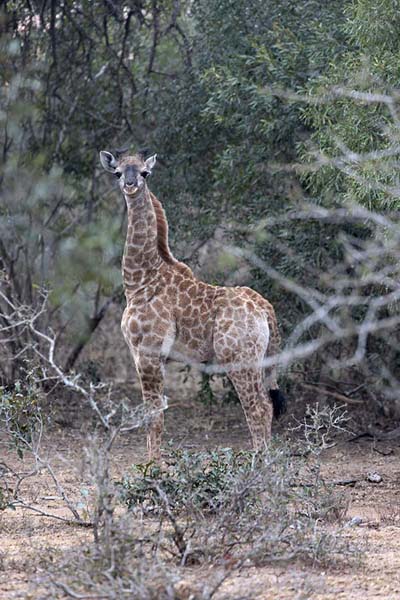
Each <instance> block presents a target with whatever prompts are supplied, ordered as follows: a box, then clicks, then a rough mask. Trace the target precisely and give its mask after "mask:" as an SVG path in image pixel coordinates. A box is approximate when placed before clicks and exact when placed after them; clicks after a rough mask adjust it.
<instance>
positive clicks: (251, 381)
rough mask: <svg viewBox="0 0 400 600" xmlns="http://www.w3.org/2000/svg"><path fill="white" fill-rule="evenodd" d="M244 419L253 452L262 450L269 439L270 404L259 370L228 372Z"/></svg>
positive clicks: (271, 410) (271, 411)
mask: <svg viewBox="0 0 400 600" xmlns="http://www.w3.org/2000/svg"><path fill="white" fill-rule="evenodd" d="M228 376H229V379H230V380H231V382H232V384H233V386H234V387H235V390H236V392H237V394H238V396H239V399H240V403H241V405H242V407H243V411H244V414H245V417H246V421H247V424H248V427H249V430H250V435H251V438H252V442H253V448H254V450H262V449H263V448H265V446H266V443H267V442H268V440H269V439H270V437H271V423H272V413H273V408H272V403H271V400H270V398H269V397H268V394H267V393H266V390H265V387H264V381H263V373H262V371H261V369H241V370H237V371H231V372H228Z"/></svg>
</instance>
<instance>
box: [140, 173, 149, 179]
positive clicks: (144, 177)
mask: <svg viewBox="0 0 400 600" xmlns="http://www.w3.org/2000/svg"><path fill="white" fill-rule="evenodd" d="M140 174H141V176H142V177H143V179H146V177H147V176H148V175H150V173H149V172H148V171H142V172H141V173H140Z"/></svg>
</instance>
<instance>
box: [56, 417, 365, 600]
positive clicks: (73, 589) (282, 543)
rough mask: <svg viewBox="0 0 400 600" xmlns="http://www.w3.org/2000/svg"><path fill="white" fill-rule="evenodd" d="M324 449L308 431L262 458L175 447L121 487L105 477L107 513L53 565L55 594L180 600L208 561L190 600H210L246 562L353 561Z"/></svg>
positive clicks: (279, 444)
mask: <svg viewBox="0 0 400 600" xmlns="http://www.w3.org/2000/svg"><path fill="white" fill-rule="evenodd" d="M327 410H328V409H326V410H325V409H324V414H325V413H326V414H327ZM335 415H337V411H336V410H335V411H334V414H333V415H332V419H331V420H333V422H334V423H336V424H339V420H340V419H339V420H335V419H336V417H335ZM325 416H326V415H325ZM321 418H322V417H321ZM314 421H315V422H319V420H318V419H317V420H315V419H314ZM312 422H313V420H312V419H311V420H310V421H309V422H308V423H307V424H308V426H311V425H310V423H312ZM329 422H330V421H329ZM312 439H314V441H313V442H312V441H311V440H312ZM311 443H313V444H314V446H315V448H314V451H310V444H311ZM317 446H319V447H320V446H321V437H320V436H319V435H317V436H314V438H312V436H310V435H307V436H306V438H305V439H304V441H303V443H302V445H301V443H300V442H299V441H298V439H297V441H296V443H294V442H293V441H289V440H286V441H285V440H280V441H278V440H273V441H272V443H271V444H270V445H269V446H268V448H267V449H265V451H263V452H260V453H258V454H254V453H252V452H245V451H235V450H232V449H230V448H224V449H221V450H218V451H216V450H215V451H202V452H188V451H184V450H174V451H172V450H170V451H169V453H168V456H167V457H166V459H165V461H164V463H163V464H162V465H161V466H160V465H156V464H155V463H149V464H142V465H134V466H133V467H132V470H131V472H130V473H129V474H127V475H126V476H125V477H124V478H123V479H122V480H121V481H117V482H116V483H114V484H112V482H111V481H109V484H106V483H107V482H105V481H104V477H102V478H101V480H102V482H101V485H98V484H95V485H97V487H98V494H97V495H98V496H101V494H102V493H103V495H104V494H105V495H106V496H107V497H106V498H105V500H104V501H103V500H101V498H98V499H97V502H100V504H99V506H102V507H103V508H102V513H103V514H105V513H104V511H106V512H107V513H108V517H107V518H101V519H100V520H99V523H98V525H99V526H98V528H97V533H96V536H95V541H94V543H92V544H89V545H88V546H86V547H85V548H84V550H83V551H82V552H77V551H76V549H74V551H73V553H72V555H71V556H69V555H68V556H65V557H64V559H63V560H62V561H61V562H60V561H58V562H57V563H56V564H53V565H48V572H49V573H50V576H51V581H50V582H48V585H49V596H48V597H49V598H50V597H51V598H57V597H65V595H66V596H67V597H82V595H84V596H87V595H90V597H102V598H110V599H111V598H132V597H140V598H144V599H147V598H149V599H153V598H180V597H183V596H181V591H182V590H181V587H182V585H183V583H182V582H185V585H186V583H187V581H189V582H191V583H190V585H192V584H193V585H194V583H195V582H193V581H191V577H192V575H193V571H192V570H190V569H189V570H187V566H191V567H192V568H195V567H204V566H206V565H207V566H212V569H210V571H207V572H208V573H209V574H210V576H209V578H208V579H207V578H205V579H203V580H202V582H201V585H200V583H199V582H197V583H196V585H197V587H196V590H195V591H194V588H193V589H191V591H190V594H189V596H190V595H191V597H193V598H211V597H212V596H213V595H214V593H215V592H216V590H217V589H218V588H219V587H220V585H221V583H222V582H223V581H224V580H225V579H226V578H227V577H229V576H230V575H231V574H233V573H234V572H236V571H238V570H240V569H242V568H244V567H247V566H252V565H254V566H255V565H263V564H268V563H271V562H273V563H275V562H276V561H281V562H282V561H283V562H288V561H291V560H294V559H299V560H304V561H311V562H312V563H318V564H327V563H329V562H330V561H334V560H335V559H337V558H338V559H339V558H343V557H345V558H346V559H348V558H349V557H350V556H354V554H355V553H356V549H355V548H353V547H352V546H351V544H350V542H349V541H348V538H347V536H346V535H345V531H346V524H343V515H344V512H345V508H346V498H345V496H344V494H343V493H342V492H340V493H338V492H337V491H336V490H337V488H335V486H334V484H333V483H331V484H330V483H327V482H326V481H324V479H323V478H322V476H321V472H320V453H319V452H318V451H317ZM106 472H107V470H106V471H105V473H106ZM97 479H99V478H97ZM95 480H96V478H94V479H93V481H95ZM101 490H103V492H102V491H101ZM118 501H119V502H120V503H123V504H124V505H125V506H127V507H128V510H127V511H122V512H121V509H117V502H118ZM111 505H112V506H111ZM107 507H108V508H109V510H108V509H107ZM110 507H111V508H110ZM357 552H358V551H357ZM185 567H186V569H185ZM191 573H192V575H191ZM199 586H200V587H199ZM200 588H201V589H200ZM189 596H188V597H189Z"/></svg>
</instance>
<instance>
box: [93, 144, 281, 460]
mask: <svg viewBox="0 0 400 600" xmlns="http://www.w3.org/2000/svg"><path fill="white" fill-rule="evenodd" d="M100 161H101V164H102V166H103V167H104V168H105V169H106V170H107V171H109V172H111V173H113V174H114V175H115V176H116V177H117V178H118V182H119V186H120V189H121V192H122V193H123V195H124V197H125V201H126V204H127V211H128V227H127V235H126V243H125V249H124V254H123V259H122V275H123V281H124V288H125V296H126V308H125V310H124V314H123V316H122V321H121V328H122V332H123V335H124V337H125V340H126V342H127V344H128V346H129V348H130V351H131V354H132V357H133V360H134V363H135V367H136V370H137V373H138V376H139V380H140V384H141V389H142V395H143V402H144V405H145V407H146V412H147V413H148V415H149V418H148V423H149V424H148V431H147V448H148V453H149V459H150V460H152V459H155V460H159V459H160V456H161V437H162V432H163V428H164V410H165V409H166V408H167V404H166V397H165V396H164V372H165V362H166V360H167V358H172V359H174V360H179V361H180V362H187V363H190V364H193V363H197V364H202V363H206V364H207V363H215V364H217V365H219V366H220V367H222V368H223V369H224V370H226V374H227V375H228V377H229V378H230V380H231V381H232V383H233V385H234V387H235V389H236V391H237V394H238V396H239V399H240V402H241V404H242V407H243V410H244V413H245V416H246V420H247V424H248V426H249V430H250V434H251V438H252V443H253V447H254V449H255V450H260V449H262V448H263V447H264V446H265V445H266V443H267V442H268V440H269V438H270V437H271V423H272V417H273V414H275V415H276V416H279V414H281V413H282V412H284V411H285V408H286V402H285V399H284V397H283V395H282V394H281V393H280V391H279V387H278V383H277V374H276V367H270V368H269V369H268V370H267V369H265V368H264V367H263V361H264V360H265V358H266V357H267V356H273V355H277V354H278V353H279V350H280V336H279V331H278V326H277V322H276V317H275V312H274V309H273V306H272V305H271V304H270V303H269V302H268V301H267V300H266V299H265V298H263V297H262V296H261V295H260V294H258V293H257V292H255V291H254V290H252V289H250V288H247V287H221V286H214V285H210V284H208V283H205V282H203V281H200V280H199V279H197V278H196V277H195V275H194V274H193V272H192V271H191V269H190V268H189V267H188V266H187V265H185V264H184V263H181V262H179V261H178V260H177V259H176V258H175V257H174V256H173V254H172V253H171V251H170V248H169V245H168V223H167V220H166V216H165V213H164V210H163V208H162V205H161V203H160V202H159V200H157V198H156V197H155V196H154V194H152V193H151V192H150V190H149V188H148V185H147V178H148V176H149V175H150V174H151V172H152V169H153V167H154V165H155V163H156V155H153V156H150V157H149V158H147V159H145V158H144V156H143V155H142V154H136V155H132V156H125V157H124V156H123V157H118V158H116V157H115V156H114V155H113V154H112V153H111V152H107V151H103V152H100ZM268 392H269V393H268Z"/></svg>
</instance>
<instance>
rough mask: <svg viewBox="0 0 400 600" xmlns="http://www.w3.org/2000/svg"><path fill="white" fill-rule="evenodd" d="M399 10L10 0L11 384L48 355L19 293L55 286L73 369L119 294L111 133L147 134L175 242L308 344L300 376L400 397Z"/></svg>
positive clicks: (33, 294) (4, 376)
mask: <svg viewBox="0 0 400 600" xmlns="http://www.w3.org/2000/svg"><path fill="white" fill-rule="evenodd" d="M398 8H399V6H398V3H397V1H394V0H381V2H379V3H377V2H374V1H373V0H348V1H346V2H343V1H337V2H336V1H334V2H330V3H326V2H323V1H320V0H300V1H298V2H292V1H291V0H270V1H269V2H263V1H261V0H252V2H247V1H246V2H245V1H244V0H243V1H242V0H235V1H233V0H207V1H206V0H198V1H196V2H191V1H189V0H187V1H186V0H170V1H163V2H159V1H158V0H131V1H127V2H113V1H110V0H94V1H85V0H83V1H82V2H79V3H78V2H74V1H69V0H65V1H59V2H57V1H56V0H51V1H45V2H40V3H39V2H36V1H25V0H19V1H18V0H16V1H11V0H10V1H6V2H4V3H3V4H2V9H1V13H0V28H1V33H2V35H1V69H0V77H1V91H0V94H1V99H0V103H1V104H0V106H1V110H0V121H1V129H0V147H1V159H0V160H1V163H0V193H1V204H0V272H1V274H2V275H1V276H2V281H1V286H2V292H3V296H2V298H1V299H0V303H1V311H0V312H1V315H2V316H1V318H2V325H3V327H5V328H6V331H7V343H4V351H3V353H2V359H1V361H0V378H1V384H2V385H3V386H13V384H14V382H15V381H16V380H21V379H26V373H27V370H28V371H29V369H30V368H31V367H32V361H34V362H35V364H36V365H37V361H38V358H37V356H38V355H37V352H33V346H34V344H36V345H37V344H39V346H40V341H39V342H38V341H36V342H34V343H33V341H32V339H31V334H30V332H29V328H26V327H25V328H24V329H23V331H21V329H18V327H16V325H15V319H14V317H15V306H20V307H21V306H23V307H30V309H31V310H33V311H38V310H39V307H40V306H41V303H42V301H43V296H42V290H43V288H45V289H48V290H49V306H48V308H47V309H46V310H44V311H42V312H41V313H40V318H39V320H40V322H41V325H42V327H44V328H48V327H51V328H52V329H53V331H55V332H56V334H57V336H56V337H57V343H56V355H57V357H58V360H59V362H60V363H61V364H62V366H63V367H64V368H65V369H66V371H69V370H70V369H72V368H74V367H76V364H77V361H79V358H80V356H81V351H82V349H83V348H84V347H85V346H87V345H89V347H90V343H91V340H92V334H93V332H94V331H95V330H96V329H97V328H98V326H99V325H100V326H101V324H102V322H103V319H104V316H105V315H106V314H107V311H109V310H110V307H113V308H114V309H115V307H117V306H120V305H121V303H123V300H122V287H121V277H120V271H119V263H120V256H121V251H122V244H123V238H124V226H125V207H124V205H123V203H122V202H121V198H120V197H119V194H118V192H117V191H116V190H115V189H114V187H112V186H111V184H110V182H109V180H108V179H107V178H106V177H103V174H102V173H101V170H100V167H99V164H98V151H99V150H100V149H102V148H111V149H112V148H115V147H125V146H128V147H129V148H131V149H133V150H134V149H137V148H143V147H147V148H149V149H151V150H152V151H156V152H157V153H158V154H159V159H160V160H159V169H158V171H157V174H156V175H155V177H154V179H153V180H152V182H151V187H152V189H153V190H154V192H155V193H156V194H157V195H158V196H159V197H160V199H161V200H162V202H163V204H164V206H165V209H166V212H167V215H168V217H169V220H170V224H171V227H170V229H171V245H172V248H173V249H174V251H175V254H176V255H177V256H178V257H179V258H184V259H186V260H187V262H188V263H189V264H190V265H191V266H192V267H194V268H195V269H197V270H198V271H199V272H200V273H203V274H206V275H207V276H208V278H209V279H210V280H211V281H212V282H214V283H225V282H228V283H230V282H234V283H245V284H247V285H251V286H252V287H254V288H255V289H257V290H259V291H260V292H261V293H263V294H264V295H265V296H267V297H268V298H269V299H270V300H271V301H272V302H273V303H274V304H275V305H276V310H277V313H278V315H279V319H280V321H281V326H282V329H283V337H284V339H285V340H288V346H287V348H288V349H290V348H293V346H294V345H299V344H302V346H301V348H300V351H299V352H298V353H297V354H295V355H294V357H292V358H291V359H290V361H287V364H288V363H290V364H291V369H292V372H291V375H290V377H289V378H288V382H287V388H288V393H289V395H293V396H296V397H299V391H300V392H305V390H306V389H310V386H314V392H315V389H319V390H320V389H321V386H322V389H323V390H324V391H325V392H326V393H328V395H329V393H330V394H332V393H336V394H337V393H339V394H340V395H342V396H344V397H346V398H348V399H350V400H349V401H351V400H352V399H353V400H354V394H356V396H355V397H356V399H358V400H359V401H362V402H368V403H369V404H368V406H369V407H370V408H372V409H373V410H375V411H378V412H379V411H380V412H382V411H383V412H384V413H386V414H391V415H398V411H399V409H400V403H399V396H398V391H396V390H398V386H397V382H398V377H399V373H400V366H399V365H400V360H399V352H398V342H399V339H398V337H399V335H398V331H399V327H398V321H399V307H398V293H399V284H398V281H399V278H398V270H399V267H398V264H399V261H398V258H399V229H398V213H397V210H398V207H399V200H398V198H399V185H398V174H397V173H398V168H397V166H398V165H397V163H398V151H399V146H398V143H399V142H398V138H399V122H398V109H397V105H398V86H399V83H400V82H399V78H400V72H399V68H398V65H399V43H400V34H399V27H398V26H397V25H398V20H399V16H398V15H399V11H398ZM324 211H325V212H324ZM215 241H217V242H219V245H220V250H221V251H220V254H221V259H220V261H219V262H218V263H217V267H216V268H215V266H214V268H213V269H211V267H210V264H209V262H210V261H208V262H207V251H206V250H207V248H209V247H211V251H212V252H215V251H216V250H215V246H213V243H214V242H215ZM227 244H230V245H232V244H234V245H236V247H238V248H240V249H242V250H243V252H245V253H246V258H247V263H246V264H247V267H243V257H241V258H240V259H235V261H236V262H235V261H232V259H229V260H228V259H227V257H226V255H225V254H224V251H223V247H224V245H225V246H226V245H227ZM215 262H216V261H215V260H213V263H214V264H215ZM238 267H241V268H240V269H239V271H238ZM7 299H8V300H9V301H10V302H11V304H12V306H14V308H12V306H11V304H8V302H7ZM371 303H372V304H371ZM321 315H322V316H321ZM13 319H14V320H13ZM315 340H317V343H316V344H314V346H312V351H311V350H309V346H307V344H309V343H310V342H312V341H315ZM121 344H123V342H122V340H121V339H115V345H116V348H118V347H120V345H121ZM303 347H304V348H303ZM36 348H37V346H36ZM302 349H303V350H304V351H303V350H302ZM33 357H35V358H33ZM39 362H40V361H39ZM100 363H101V360H100ZM39 367H40V365H39ZM99 370H101V365H100V367H99V368H98V369H97V371H99ZM306 386H308V388H307V387H306ZM332 390H333V391H332ZM354 390H357V391H356V392H354ZM325 392H324V393H325ZM318 393H319V392H318Z"/></svg>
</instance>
